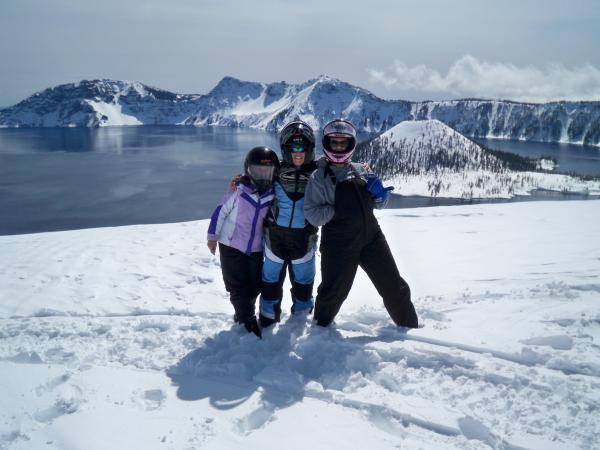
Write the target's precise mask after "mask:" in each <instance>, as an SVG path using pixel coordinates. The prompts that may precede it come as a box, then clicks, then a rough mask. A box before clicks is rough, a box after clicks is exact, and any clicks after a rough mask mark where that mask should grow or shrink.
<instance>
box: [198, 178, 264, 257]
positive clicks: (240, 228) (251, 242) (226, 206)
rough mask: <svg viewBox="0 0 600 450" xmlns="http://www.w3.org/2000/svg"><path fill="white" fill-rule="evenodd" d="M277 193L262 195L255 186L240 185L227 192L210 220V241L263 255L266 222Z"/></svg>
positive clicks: (244, 251) (208, 235) (208, 236)
mask: <svg viewBox="0 0 600 450" xmlns="http://www.w3.org/2000/svg"><path fill="white" fill-rule="evenodd" d="M273 198H274V191H273V189H272V188H271V189H269V190H268V191H267V192H265V193H264V194H262V195H260V194H259V193H258V192H257V191H256V188H255V187H254V186H246V185H244V184H242V183H240V184H238V186H237V189H236V190H235V191H228V192H227V193H226V194H225V196H224V197H223V199H222V200H221V202H220V203H219V205H218V206H217V208H216V209H215V212H213V214H212V216H211V218H210V225H209V227H208V234H207V238H208V240H209V241H219V242H220V243H222V244H225V245H227V246H229V247H233V248H235V249H237V250H239V251H241V252H243V253H246V254H250V253H253V252H262V239H263V221H264V219H265V216H266V215H267V212H268V211H269V207H270V206H271V204H272V203H273Z"/></svg>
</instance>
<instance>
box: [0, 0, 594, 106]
mask: <svg viewBox="0 0 600 450" xmlns="http://www.w3.org/2000/svg"><path fill="white" fill-rule="evenodd" d="M599 24H600V2H599V1H584V0H582V1H576V0H575V1H569V2H567V1H565V0H562V1H556V0H547V1H544V0H520V1H512V0H510V1H502V2H499V1H489V0H472V1H471V0H462V1H461V0H455V1H443V0H424V1H419V2H408V1H381V0H364V1H361V2H354V1H337V0H336V1H330V2H322V1H315V0H306V1H292V0H266V1H260V2H259V1H232V0H220V1H217V0H210V1H209V0H170V1H166V0H160V1H159V0H147V1H131V0H104V1H103V2H101V3H100V2H88V1H81V0H1V1H0V61H1V64H0V105H4V106H6V105H10V104H13V103H15V102H17V101H19V100H20V99H23V98H25V97H27V96H28V95H30V94H32V93H34V92H36V91H39V90H41V89H44V88H46V87H49V86H53V85H57V84H61V83H67V82H73V81H78V80H80V79H84V78H98V77H104V78H115V79H125V80H136V81H142V82H145V83H148V84H151V85H154V86H158V87H162V88H165V89H169V90H173V91H177V92H185V93H206V92H208V91H209V90H210V89H211V88H212V87H213V86H214V85H215V84H216V83H217V82H218V81H219V80H220V79H221V78H222V77H223V76H225V75H231V76H235V77H238V78H241V79H245V80H254V81H264V82H272V81H279V80H286V81H289V82H300V81H305V80H307V79H309V78H313V77H315V76H317V75H319V74H322V73H326V74H328V75H331V76H334V77H337V78H341V79H343V80H345V81H348V82H351V83H353V84H356V85H359V86H362V87H364V88H367V89H369V90H371V91H373V92H374V93H375V94H377V95H379V96H381V97H384V98H405V99H410V100H419V99H446V98H459V97H467V96H480V97H501V98H513V99H517V100H533V101H544V100H554V99H557V98H569V99H598V100H600V52H599V51H598V48H599V44H600V26H599Z"/></svg>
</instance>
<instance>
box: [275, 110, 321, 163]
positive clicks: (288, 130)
mask: <svg viewBox="0 0 600 450" xmlns="http://www.w3.org/2000/svg"><path fill="white" fill-rule="evenodd" d="M279 145H280V146H281V157H282V158H283V161H284V162H286V163H288V164H293V162H292V153H293V152H294V151H299V152H305V153H306V156H305V157H304V164H306V163H309V162H311V161H313V160H314V159H315V133H314V132H313V130H312V128H311V127H310V125H309V124H307V123H306V122H303V121H302V120H294V121H292V122H290V123H288V124H287V125H286V126H284V127H283V129H282V130H281V133H280V134H279Z"/></svg>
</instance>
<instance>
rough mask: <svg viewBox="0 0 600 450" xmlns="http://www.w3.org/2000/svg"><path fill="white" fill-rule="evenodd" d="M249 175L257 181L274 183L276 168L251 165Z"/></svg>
mask: <svg viewBox="0 0 600 450" xmlns="http://www.w3.org/2000/svg"><path fill="white" fill-rule="evenodd" d="M248 175H250V178H252V179H253V180H255V181H273V178H274V177H275V166H262V165H257V164H250V166H248Z"/></svg>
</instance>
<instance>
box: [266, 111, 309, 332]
mask: <svg viewBox="0 0 600 450" xmlns="http://www.w3.org/2000/svg"><path fill="white" fill-rule="evenodd" d="M279 143H280V146H281V156H282V159H283V161H282V162H281V166H280V169H279V175H278V177H277V178H276V180H275V182H274V189H275V199H274V201H273V205H272V206H271V209H270V211H269V214H268V215H267V219H266V221H265V229H264V238H265V239H264V263H263V269H262V289H261V296H260V314H259V321H260V324H261V326H262V327H263V328H264V327H268V326H270V325H272V324H274V323H275V322H279V320H280V317H281V303H282V297H283V282H284V280H285V276H286V270H287V271H288V272H289V275H290V281H291V283H292V289H291V294H292V308H291V312H292V314H306V315H308V314H310V313H311V312H312V309H313V304H314V302H313V283H314V278H315V250H316V246H317V228H316V227H314V226H312V225H311V224H310V223H308V222H307V220H306V218H305V217H304V191H305V189H306V185H307V183H308V180H309V178H310V175H311V174H312V173H313V171H314V170H315V169H316V167H317V166H316V163H315V160H314V159H315V136H314V132H313V130H312V128H311V127H310V126H309V125H308V124H306V123H305V122H302V121H300V120H296V121H293V122H290V123H288V124H287V125H286V126H285V127H283V129H282V130H281V133H280V139H279Z"/></svg>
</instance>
